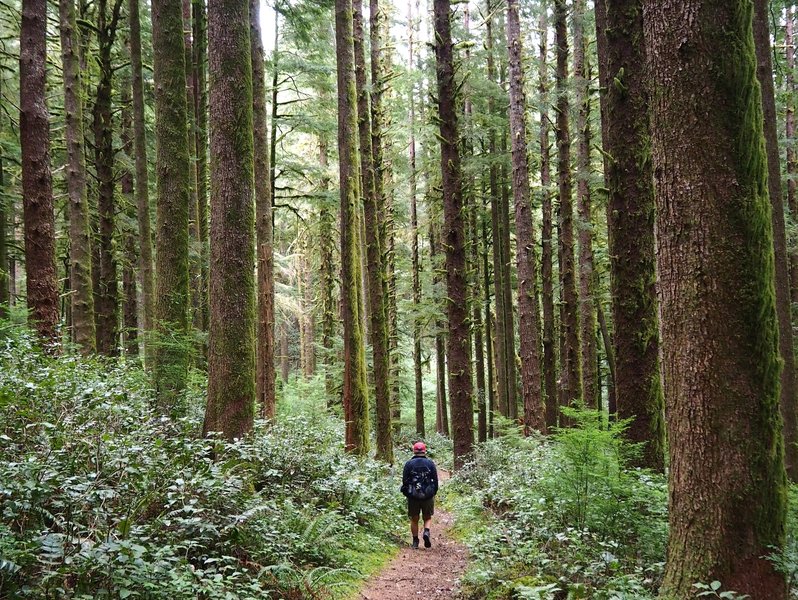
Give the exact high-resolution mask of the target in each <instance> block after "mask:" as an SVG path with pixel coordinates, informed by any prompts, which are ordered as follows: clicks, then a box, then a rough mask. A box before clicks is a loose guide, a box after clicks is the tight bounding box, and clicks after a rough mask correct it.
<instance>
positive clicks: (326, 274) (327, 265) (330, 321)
mask: <svg viewBox="0 0 798 600" xmlns="http://www.w3.org/2000/svg"><path fill="white" fill-rule="evenodd" d="M319 166H320V167H321V169H322V180H321V185H320V188H321V191H322V192H325V191H327V190H328V189H329V187H330V177H329V175H328V173H327V167H328V165H327V138H326V137H325V136H324V135H323V134H320V135H319ZM333 210H334V207H333V206H332V205H331V203H330V201H329V200H327V198H324V199H323V200H322V204H321V207H320V210H319V258H320V263H321V265H320V277H321V282H320V287H321V290H320V293H321V345H322V348H323V349H324V354H323V357H322V358H323V361H324V388H325V392H326V394H327V408H332V407H333V406H336V405H339V404H340V402H339V400H340V397H339V394H338V393H337V391H336V389H335V377H334V373H333V369H334V368H335V365H336V356H337V354H336V352H335V331H336V328H337V326H338V325H337V324H338V302H337V300H336V298H335V281H336V276H335V264H334V260H335V259H334V256H335V240H334V236H333V229H334V228H335V221H336V219H335V215H334V212H333Z"/></svg>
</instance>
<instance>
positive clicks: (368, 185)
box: [352, 0, 393, 463]
mask: <svg viewBox="0 0 798 600" xmlns="http://www.w3.org/2000/svg"><path fill="white" fill-rule="evenodd" d="M372 1H373V0H372ZM352 8H353V17H354V30H353V33H354V38H353V39H354V52H355V82H356V86H357V122H358V132H359V137H360V166H361V184H362V186H363V213H364V215H363V216H364V219H365V242H366V273H367V276H368V278H367V284H368V300H369V311H368V315H369V318H370V322H371V328H370V333H371V345H372V354H373V356H372V360H373V367H374V399H375V406H376V412H377V419H376V434H377V454H376V456H377V459H378V460H382V461H384V462H387V463H391V462H393V431H392V427H391V390H390V373H389V366H390V357H389V348H388V342H389V340H388V321H387V311H386V302H385V300H386V295H385V291H386V290H385V269H384V261H383V259H384V257H383V254H382V247H381V245H380V231H379V230H380V213H381V211H382V208H383V198H382V184H381V177H380V176H378V175H377V174H376V173H375V168H374V150H373V149H372V143H373V142H374V136H373V135H372V132H371V113H370V111H369V93H368V89H367V83H366V57H365V51H364V48H363V46H364V40H363V3H362V0H352ZM373 59H374V54H373V49H372V60H373ZM372 72H373V70H372ZM379 156H380V158H381V157H382V150H381V149H380V150H379ZM378 180H380V183H378Z"/></svg>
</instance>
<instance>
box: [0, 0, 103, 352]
mask: <svg viewBox="0 0 798 600" xmlns="http://www.w3.org/2000/svg"><path fill="white" fill-rule="evenodd" d="M58 9H59V17H60V27H59V29H60V33H61V64H62V65H63V71H64V117H65V120H66V132H65V137H66V150H67V165H66V180H67V193H68V196H69V281H70V286H71V289H72V293H71V296H70V298H71V302H70V306H71V311H72V333H73V338H74V341H75V344H77V346H78V348H80V350H81V352H82V353H84V354H91V353H93V352H94V351H95V350H96V348H97V346H96V339H95V336H96V329H95V324H94V294H93V292H92V283H91V229H90V226H89V204H88V200H87V198H86V155H85V152H84V146H83V100H82V97H81V91H82V89H83V84H82V82H81V76H80V61H79V58H78V52H77V47H78V38H77V32H76V25H75V2H74V0H59V3H58ZM0 268H2V269H5V265H3V266H2V267H0Z"/></svg>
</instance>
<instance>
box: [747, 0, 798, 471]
mask: <svg viewBox="0 0 798 600" xmlns="http://www.w3.org/2000/svg"><path fill="white" fill-rule="evenodd" d="M769 6H770V3H769V2H767V0H754V45H755V47H756V55H757V70H756V73H757V79H758V80H759V86H760V88H761V89H762V111H763V115H764V133H765V150H766V154H767V161H768V194H769V195H770V203H771V215H772V217H773V250H774V259H775V268H776V314H777V315H778V319H779V354H780V355H781V359H782V360H783V361H784V366H783V367H782V369H781V380H780V381H781V387H780V402H779V406H780V407H781V419H782V421H783V423H784V461H785V465H786V468H787V474H788V475H789V476H790V479H792V480H793V481H798V415H796V408H797V407H796V401H798V397H796V393H797V392H798V390H796V381H795V375H796V374H795V351H794V350H793V335H792V311H791V307H790V269H789V259H788V257H787V232H786V226H785V223H784V200H783V198H782V189H781V164H780V163H779V139H778V132H777V127H776V93H775V90H774V85H773V61H772V59H771V47H770V28H769V26H768V21H769V10H768V9H769Z"/></svg>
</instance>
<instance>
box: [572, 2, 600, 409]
mask: <svg viewBox="0 0 798 600" xmlns="http://www.w3.org/2000/svg"><path fill="white" fill-rule="evenodd" d="M584 21H585V0H575V2H574V13H573V34H574V77H575V79H576V104H577V106H578V107H579V112H578V114H577V119H576V121H577V130H578V131H577V135H578V137H579V146H578V150H577V170H576V178H577V184H576V188H577V191H576V196H577V214H578V221H577V231H578V237H579V326H580V328H581V329H580V335H579V338H580V341H581V353H580V358H581V361H582V362H581V370H582V387H583V399H584V403H585V407H587V408H596V407H597V406H598V403H599V397H598V393H599V390H598V387H597V384H598V359H597V358H596V329H597V328H596V313H595V306H594V305H595V302H594V299H593V296H594V294H595V291H594V290H595V287H596V275H595V272H594V270H593V217H592V208H591V197H590V144H591V132H590V89H589V85H590V64H589V62H588V59H587V56H586V55H585V47H586V46H587V39H586V35H585V28H584Z"/></svg>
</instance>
